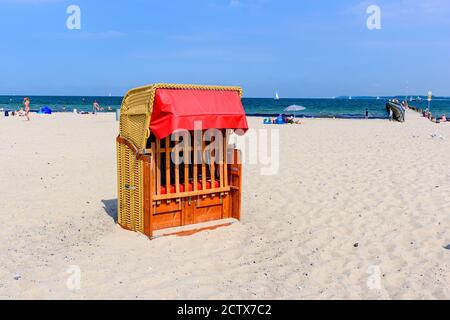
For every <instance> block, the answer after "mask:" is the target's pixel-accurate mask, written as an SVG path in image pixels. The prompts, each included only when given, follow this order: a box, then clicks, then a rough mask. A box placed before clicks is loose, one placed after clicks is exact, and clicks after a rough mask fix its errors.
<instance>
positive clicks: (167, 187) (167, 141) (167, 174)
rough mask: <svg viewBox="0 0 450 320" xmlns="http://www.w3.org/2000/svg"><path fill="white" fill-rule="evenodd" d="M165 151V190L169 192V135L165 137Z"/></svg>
mask: <svg viewBox="0 0 450 320" xmlns="http://www.w3.org/2000/svg"><path fill="white" fill-rule="evenodd" d="M165 144H166V145H165V153H166V192H167V194H169V193H170V180H171V179H170V164H171V161H170V137H167V138H166V143H165Z"/></svg>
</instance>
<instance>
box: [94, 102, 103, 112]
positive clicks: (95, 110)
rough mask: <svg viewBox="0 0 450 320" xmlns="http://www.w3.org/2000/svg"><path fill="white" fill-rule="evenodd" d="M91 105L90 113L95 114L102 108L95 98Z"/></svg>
mask: <svg viewBox="0 0 450 320" xmlns="http://www.w3.org/2000/svg"><path fill="white" fill-rule="evenodd" d="M92 107H93V110H92V113H93V114H95V115H97V112H99V111H101V110H102V108H101V107H100V105H99V104H98V102H97V100H94V104H93V105H92Z"/></svg>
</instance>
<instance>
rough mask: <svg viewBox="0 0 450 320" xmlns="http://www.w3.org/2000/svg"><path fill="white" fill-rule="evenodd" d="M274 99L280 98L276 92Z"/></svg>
mask: <svg viewBox="0 0 450 320" xmlns="http://www.w3.org/2000/svg"><path fill="white" fill-rule="evenodd" d="M275 100H280V95H279V94H278V92H277V93H275Z"/></svg>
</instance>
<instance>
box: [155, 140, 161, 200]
mask: <svg viewBox="0 0 450 320" xmlns="http://www.w3.org/2000/svg"><path fill="white" fill-rule="evenodd" d="M155 160H156V194H157V195H160V194H161V140H158V139H156V154H155Z"/></svg>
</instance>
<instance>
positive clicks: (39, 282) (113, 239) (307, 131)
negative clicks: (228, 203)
mask: <svg viewBox="0 0 450 320" xmlns="http://www.w3.org/2000/svg"><path fill="white" fill-rule="evenodd" d="M407 116H408V119H407V122H406V123H405V124H399V123H393V122H389V121H385V120H370V121H365V120H333V119H309V120H305V121H304V124H303V125H295V126H282V127H276V126H268V127H267V126H263V125H262V119H260V118H249V124H250V126H251V127H252V128H255V129H259V128H271V129H273V130H279V135H280V167H279V171H278V174H277V175H273V176H263V175H261V174H260V172H261V167H262V166H263V165H262V164H261V165H254V164H248V165H245V167H244V186H245V187H244V193H243V213H242V222H241V223H237V224H234V225H232V226H230V227H226V228H221V229H218V230H214V231H205V232H202V233H198V234H195V235H193V236H189V237H175V236H172V237H165V238H159V239H155V240H153V241H150V240H149V239H148V238H146V237H145V236H143V235H139V234H136V233H132V232H128V231H125V230H123V229H121V228H120V227H119V226H117V224H116V223H115V216H116V215H117V205H116V199H117V190H116V186H117V183H116V181H117V179H116V153H115V138H116V136H117V134H118V122H116V121H115V116H114V115H113V114H99V115H98V116H92V115H86V116H81V115H74V114H63V113H60V114H54V115H51V116H36V115H33V116H32V122H30V123H25V122H24V121H23V120H22V119H19V118H11V117H10V118H4V117H1V118H0V135H1V137H2V142H1V143H0V168H1V169H0V185H1V191H0V192H1V195H0V198H1V202H0V217H1V220H2V223H1V229H0V252H1V255H0V260H1V261H0V298H1V299H344V298H345V299H409V298H414V299H450V250H447V249H445V248H444V247H446V246H447V245H450V228H449V226H450V161H449V160H450V123H449V124H441V125H436V124H433V123H431V122H430V121H427V120H425V119H423V118H420V117H419V115H418V114H417V113H414V112H412V111H411V112H408V115H407ZM433 134H435V137H434V138H433V137H432V135H433ZM74 267H75V269H74ZM77 268H79V271H80V272H81V273H80V275H81V282H80V288H79V290H71V289H70V286H69V287H68V285H67V284H68V283H67V282H68V280H69V279H70V277H71V272H72V271H73V270H77Z"/></svg>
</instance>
